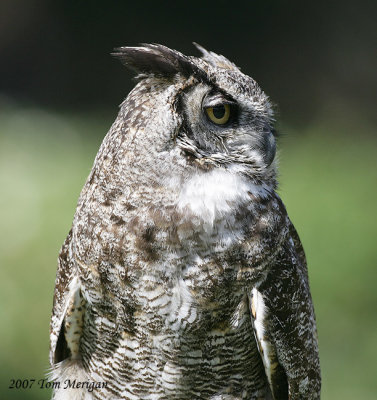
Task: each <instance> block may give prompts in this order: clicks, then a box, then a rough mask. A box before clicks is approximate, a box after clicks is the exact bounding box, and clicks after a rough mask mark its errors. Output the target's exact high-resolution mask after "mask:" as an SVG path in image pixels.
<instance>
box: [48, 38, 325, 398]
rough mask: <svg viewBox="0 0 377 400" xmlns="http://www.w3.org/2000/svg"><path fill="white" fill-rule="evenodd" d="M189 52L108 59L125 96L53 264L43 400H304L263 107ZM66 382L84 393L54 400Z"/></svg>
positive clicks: (237, 80)
mask: <svg viewBox="0 0 377 400" xmlns="http://www.w3.org/2000/svg"><path fill="white" fill-rule="evenodd" d="M198 48H199V49H200V50H201V52H202V53H203V56H202V58H196V57H188V56H185V55H183V54H181V53H179V52H176V51H174V50H171V49H168V48H166V47H164V46H161V45H144V46H143V47H136V48H129V47H125V48H120V49H118V50H117V52H116V56H117V57H118V58H120V59H121V60H122V61H123V62H124V64H125V65H127V66H129V67H130V68H131V69H133V70H135V71H137V73H138V74H139V75H138V78H139V83H138V84H137V85H136V87H135V88H134V89H133V91H132V92H131V93H130V94H129V95H128V97H127V98H126V100H125V101H124V102H123V104H122V105H121V109H120V112H119V115H118V117H117V119H116V120H115V122H114V124H113V126H112V127H111V129H110V131H109V133H108V134H107V136H106V137H105V139H104V141H103V143H102V145H101V148H100V150H99V152H98V154H97V157H96V159H95V162H94V165H93V169H92V171H91V173H90V175H89V177H88V180H87V182H86V184H85V186H84V188H83V190H82V192H81V195H80V199H79V202H78V206H77V210H76V214H75V217H74V221H73V225H72V229H71V231H70V233H69V235H68V237H67V239H66V241H65V243H64V245H63V247H62V250H61V253H60V255H59V266H58V272H57V278H56V287H55V298H54V307H53V315H52V320H51V352H50V362H51V366H52V378H53V379H54V380H55V381H56V382H61V383H62V384H61V387H60V389H59V388H57V389H56V390H55V392H54V396H55V398H56V399H61V398H77V399H84V398H85V399H92V398H93V399H151V400H152V399H153V400H156V399H177V400H178V399H179V400H184V399H190V400H191V399H208V400H209V399H211V400H221V399H223V400H225V399H227V400H236V399H319V397H320V370H319V358H318V346H317V338H316V327H315V319H314V311H313V306H312V301H311V297H310V290H309V285H308V278H307V270H306V261H305V255H304V252H303V249H302V246H301V243H300V240H299V238H298V235H297V233H296V231H295V229H294V227H293V225H292V224H291V222H290V220H289V218H288V216H287V213H286V210H285V207H284V205H283V203H282V201H281V200H280V198H279V196H278V195H277V194H276V192H275V189H276V162H275V137H274V130H273V113H272V110H271V106H270V103H269V100H268V98H267V96H266V95H265V94H264V93H263V92H262V91H261V89H260V88H259V86H258V85H257V84H256V82H255V81H253V80H252V79H251V78H250V77H248V76H246V75H244V74H242V73H241V72H240V70H239V69H238V68H237V67H236V66H235V65H234V64H233V63H231V62H230V61H228V60H227V59H226V58H225V57H223V56H219V55H216V54H214V53H212V52H207V51H206V50H205V49H203V48H201V47H200V46H198ZM224 121H225V122H224ZM67 379H70V380H74V379H76V380H77V381H82V382H95V383H97V384H98V385H97V387H96V388H95V389H94V390H93V391H89V390H88V388H85V387H83V388H77V387H71V388H69V389H68V390H67V389H64V388H63V382H64V381H65V380H67ZM100 383H102V386H99V384H100Z"/></svg>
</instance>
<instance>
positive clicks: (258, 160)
mask: <svg viewBox="0 0 377 400" xmlns="http://www.w3.org/2000/svg"><path fill="white" fill-rule="evenodd" d="M183 101H184V108H185V111H186V112H185V115H186V121H185V122H186V123H185V133H186V134H187V136H188V138H189V140H190V139H191V142H190V146H191V149H190V150H189V151H188V152H189V153H190V155H194V156H196V158H197V160H198V161H199V162H200V163H201V164H203V163H206V162H208V163H210V164H212V165H214V164H219V165H222V166H224V167H227V166H230V165H232V164H238V165H240V164H243V165H244V166H246V167H247V166H249V168H254V169H258V170H259V171H260V170H262V169H265V168H267V167H268V166H269V165H270V164H271V163H272V161H273V160H274V158H275V152H276V146H275V138H274V135H273V133H272V129H271V127H270V124H269V121H268V120H267V119H266V118H265V117H264V116H263V115H260V114H258V112H257V111H256V110H255V109H253V107H252V106H251V105H250V104H247V103H238V102H237V101H236V100H234V99H233V97H232V96H230V95H228V94H226V93H225V92H223V91H221V90H219V89H214V88H210V87H208V86H207V85H198V86H196V87H194V88H192V90H190V91H189V92H187V93H186V94H185V95H184V99H183ZM193 146H195V149H194V151H192V150H193ZM181 147H182V146H181Z"/></svg>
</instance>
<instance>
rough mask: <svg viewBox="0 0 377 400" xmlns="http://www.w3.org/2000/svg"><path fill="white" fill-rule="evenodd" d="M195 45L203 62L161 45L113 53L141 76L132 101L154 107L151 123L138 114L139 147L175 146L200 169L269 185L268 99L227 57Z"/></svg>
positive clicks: (271, 142)
mask: <svg viewBox="0 0 377 400" xmlns="http://www.w3.org/2000/svg"><path fill="white" fill-rule="evenodd" d="M197 47H198V48H199V50H200V51H201V52H202V53H203V57H202V58H196V57H187V56H184V55H183V54H181V53H179V52H176V51H174V50H170V49H168V48H166V47H164V46H161V45H145V47H136V48H132V47H125V48H120V49H118V53H116V56H117V57H119V58H120V59H121V60H122V61H123V62H124V64H126V65H127V66H128V67H130V68H132V69H134V70H136V71H137V72H138V73H139V76H138V77H139V78H141V82H140V83H139V85H140V87H141V88H140V89H137V88H136V95H135V98H136V97H137V98H138V99H139V100H140V98H141V97H142V100H141V103H142V104H144V105H145V104H149V107H150V110H151V111H150V112H149V113H148V118H145V115H144V117H143V116H142V115H141V114H140V118H142V119H143V124H144V126H143V129H142V131H143V132H144V134H145V138H144V139H145V140H144V139H143V140H141V141H140V143H141V144H140V146H145V149H146V150H147V151H152V148H153V147H156V146H158V147H159V148H160V149H161V148H163V149H167V148H168V149H174V150H175V151H176V150H177V149H179V150H180V154H181V155H182V157H183V158H184V159H185V161H186V162H187V164H190V165H193V166H195V167H197V168H201V169H203V170H211V169H214V168H221V169H224V170H228V171H232V172H234V173H239V174H245V175H248V176H250V177H252V178H253V179H254V180H257V181H266V180H268V181H271V183H272V184H273V185H274V183H273V182H274V181H275V163H274V159H275V152H276V145H275V136H274V129H273V126H272V124H273V114H272V109H271V105H270V103H269V101H268V98H267V96H266V95H265V94H264V93H263V92H262V90H261V89H260V88H259V86H258V85H257V83H256V82H255V81H254V80H253V79H251V78H250V77H248V76H246V75H244V74H242V73H241V72H240V70H239V69H238V68H237V67H236V66H235V65H234V64H232V63H231V62H230V61H228V60H227V59H226V58H225V57H223V56H219V55H216V54H215V53H212V52H207V51H206V50H204V49H203V48H201V47H200V46H197ZM134 102H135V100H133V99H132V96H131V99H130V103H131V104H133V103H134ZM125 104H126V106H127V100H126V102H125ZM157 110H159V111H157ZM133 112H134V113H135V112H140V109H139V107H138V108H137V109H135V108H133ZM143 112H145V109H143ZM135 119H136V120H137V118H135ZM161 121H163V122H161ZM148 124H149V125H150V127H149V128H147V127H146V125H148ZM161 125H162V126H161ZM153 129H154V131H153ZM164 129H165V130H164ZM156 130H157V131H158V132H159V133H158V134H157V135H156V134H155V131H156ZM152 131H153V133H151V132H152ZM162 131H163V133H162ZM142 135H143V133H140V134H139V136H140V137H141V136H142ZM151 135H156V136H155V137H154V138H153V140H151V138H150V136H151ZM157 136H158V137H157ZM161 141H162V142H161ZM142 143H144V144H142Z"/></svg>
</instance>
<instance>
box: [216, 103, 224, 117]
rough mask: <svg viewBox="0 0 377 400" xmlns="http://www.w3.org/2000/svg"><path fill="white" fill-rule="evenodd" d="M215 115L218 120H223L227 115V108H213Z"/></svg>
mask: <svg viewBox="0 0 377 400" xmlns="http://www.w3.org/2000/svg"><path fill="white" fill-rule="evenodd" d="M213 115H214V116H215V118H217V119H221V118H223V117H224V115H225V107H224V106H222V105H221V106H216V107H213Z"/></svg>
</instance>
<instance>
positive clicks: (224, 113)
mask: <svg viewBox="0 0 377 400" xmlns="http://www.w3.org/2000/svg"><path fill="white" fill-rule="evenodd" d="M205 110H206V113H207V115H208V118H209V119H210V120H211V121H212V122H214V123H215V124H217V125H224V124H226V123H227V122H228V121H229V118H230V105H229V104H220V105H218V106H215V107H207V108H206V109H205Z"/></svg>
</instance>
